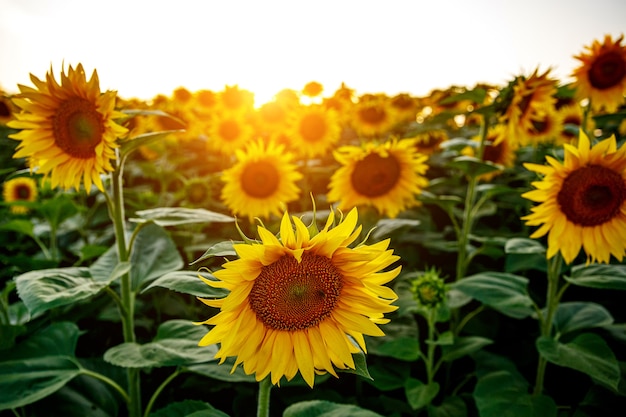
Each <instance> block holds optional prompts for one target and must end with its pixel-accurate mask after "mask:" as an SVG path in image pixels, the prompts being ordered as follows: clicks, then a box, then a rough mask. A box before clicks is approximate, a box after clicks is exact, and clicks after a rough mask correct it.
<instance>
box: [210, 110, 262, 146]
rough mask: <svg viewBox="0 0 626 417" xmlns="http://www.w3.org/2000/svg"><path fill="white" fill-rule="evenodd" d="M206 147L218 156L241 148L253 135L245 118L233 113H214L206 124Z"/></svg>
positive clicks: (252, 130)
mask: <svg viewBox="0 0 626 417" xmlns="http://www.w3.org/2000/svg"><path fill="white" fill-rule="evenodd" d="M207 129H208V132H207V133H208V136H209V137H208V140H207V147H208V148H209V151H211V152H216V153H219V154H231V153H232V152H233V150H235V149H241V148H243V147H244V146H245V145H246V143H248V141H249V140H250V138H251V137H252V136H253V134H254V129H253V128H252V126H251V125H250V123H247V119H246V117H244V116H243V115H240V114H235V113H221V112H216V113H215V114H213V116H212V117H211V120H210V121H209V123H208V127H207Z"/></svg>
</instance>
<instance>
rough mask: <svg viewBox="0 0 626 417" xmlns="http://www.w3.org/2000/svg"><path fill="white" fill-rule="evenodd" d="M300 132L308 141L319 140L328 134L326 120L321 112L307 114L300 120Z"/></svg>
mask: <svg viewBox="0 0 626 417" xmlns="http://www.w3.org/2000/svg"><path fill="white" fill-rule="evenodd" d="M300 134H301V135H302V137H303V138H304V140H306V141H308V142H317V141H318V140H320V139H322V138H323V137H324V135H325V134H326V121H325V120H324V117H322V115H321V114H315V113H312V114H307V115H305V116H304V117H303V118H302V120H301V121H300Z"/></svg>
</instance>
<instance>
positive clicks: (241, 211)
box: [221, 140, 302, 219]
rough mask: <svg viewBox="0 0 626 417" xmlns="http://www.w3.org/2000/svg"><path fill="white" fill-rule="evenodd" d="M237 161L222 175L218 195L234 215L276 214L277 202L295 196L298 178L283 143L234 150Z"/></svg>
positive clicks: (252, 144)
mask: <svg viewBox="0 0 626 417" xmlns="http://www.w3.org/2000/svg"><path fill="white" fill-rule="evenodd" d="M235 154H236V156H237V162H236V163H235V165H233V166H232V167H231V168H229V169H227V170H225V171H224V172H223V174H222V180H223V181H224V183H225V184H224V188H222V193H221V197H222V200H223V201H224V203H225V204H226V205H227V206H228V208H229V209H230V210H231V211H232V212H233V213H234V214H236V215H243V216H247V217H248V218H249V219H253V218H254V217H264V218H268V217H269V216H270V215H271V214H276V215H280V213H281V212H282V208H281V205H282V204H286V203H288V202H290V201H293V200H295V199H296V198H298V196H299V194H300V190H299V188H298V185H297V184H296V182H297V181H298V180H299V179H300V178H302V174H300V173H299V172H298V170H297V166H296V165H295V164H294V163H293V162H292V159H293V156H292V154H291V153H289V152H286V151H285V146H284V145H280V144H275V143H273V142H270V143H267V144H265V143H264V142H262V141H260V140H259V141H255V142H252V143H250V144H249V145H248V146H247V147H246V148H245V150H242V149H238V150H236V151H235Z"/></svg>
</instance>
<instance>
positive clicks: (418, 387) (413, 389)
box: [404, 378, 439, 410]
mask: <svg viewBox="0 0 626 417" xmlns="http://www.w3.org/2000/svg"><path fill="white" fill-rule="evenodd" d="M404 393H405V394H406V399H407V401H408V402H409V405H410V406H411V408H412V409H413V410H419V409H420V408H424V407H426V406H427V405H429V404H430V403H431V401H432V400H433V399H434V398H435V397H436V396H437V394H438V393H439V384H438V383H437V382H432V383H430V384H424V383H423V382H422V381H420V380H419V379H415V378H409V379H408V380H407V381H406V383H405V385H404Z"/></svg>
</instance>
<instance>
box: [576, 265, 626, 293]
mask: <svg viewBox="0 0 626 417" xmlns="http://www.w3.org/2000/svg"><path fill="white" fill-rule="evenodd" d="M565 280H566V281H568V282H570V283H572V284H574V285H579V286H581V287H591V288H605V289H610V290H626V265H611V264H609V265H605V264H592V265H576V266H574V267H573V268H572V272H571V275H570V276H565Z"/></svg>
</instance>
